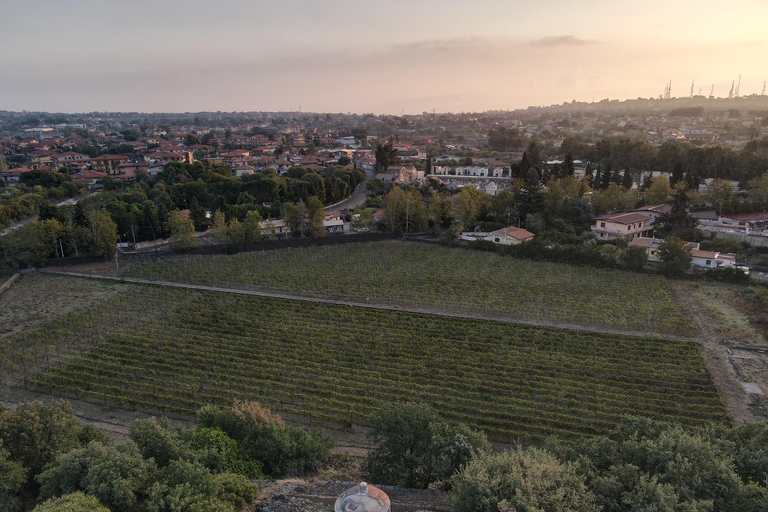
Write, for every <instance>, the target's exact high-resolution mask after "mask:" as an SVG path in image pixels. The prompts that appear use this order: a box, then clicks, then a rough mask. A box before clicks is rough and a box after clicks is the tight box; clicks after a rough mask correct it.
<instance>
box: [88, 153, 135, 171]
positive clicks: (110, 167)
mask: <svg viewBox="0 0 768 512" xmlns="http://www.w3.org/2000/svg"><path fill="white" fill-rule="evenodd" d="M130 161H131V159H130V158H128V157H127V156H124V155H101V156H97V157H95V158H92V159H91V167H93V170H94V171H99V172H106V173H107V174H115V173H117V168H118V166H119V165H120V164H127V163H128V162H130Z"/></svg>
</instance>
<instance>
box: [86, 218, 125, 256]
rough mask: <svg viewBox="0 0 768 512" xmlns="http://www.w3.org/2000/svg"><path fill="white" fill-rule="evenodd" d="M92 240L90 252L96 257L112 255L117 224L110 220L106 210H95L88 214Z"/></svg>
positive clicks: (115, 240)
mask: <svg viewBox="0 0 768 512" xmlns="http://www.w3.org/2000/svg"><path fill="white" fill-rule="evenodd" d="M88 224H89V225H90V227H91V228H90V229H91V234H92V235H93V240H92V242H91V250H92V251H93V252H94V254H97V255H98V256H104V258H107V257H109V256H111V255H112V254H114V252H115V244H117V239H118V236H117V224H115V221H113V220H112V217H111V216H110V215H109V212H107V210H96V211H92V212H91V213H90V214H88Z"/></svg>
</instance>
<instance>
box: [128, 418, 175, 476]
mask: <svg viewBox="0 0 768 512" xmlns="http://www.w3.org/2000/svg"><path fill="white" fill-rule="evenodd" d="M131 439H132V440H133V441H134V442H135V443H136V446H137V447H138V449H139V451H140V452H141V455H142V456H143V457H144V458H145V459H149V458H153V459H155V463H156V464H157V466H158V467H160V468H164V467H165V466H167V465H168V464H170V463H171V461H174V460H177V459H179V458H181V457H182V455H183V454H185V448H186V447H185V446H184V445H183V444H182V440H181V437H180V436H179V434H178V433H176V432H174V431H173V430H171V428H170V424H169V423H168V420H167V419H161V420H160V421H158V420H157V419H156V418H149V419H146V420H136V421H134V422H133V424H132V425H131Z"/></svg>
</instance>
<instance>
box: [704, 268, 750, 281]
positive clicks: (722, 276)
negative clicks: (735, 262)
mask: <svg viewBox="0 0 768 512" xmlns="http://www.w3.org/2000/svg"><path fill="white" fill-rule="evenodd" d="M704 275H706V276H707V277H708V278H710V279H714V280H715V281H723V282H726V283H734V284H741V285H748V284H749V276H748V275H747V274H746V273H745V272H744V271H743V270H741V269H740V268H735V267H721V268H710V269H707V271H706V273H705V274H704Z"/></svg>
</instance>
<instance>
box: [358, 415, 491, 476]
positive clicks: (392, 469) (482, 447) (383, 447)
mask: <svg viewBox="0 0 768 512" xmlns="http://www.w3.org/2000/svg"><path fill="white" fill-rule="evenodd" d="M372 423H373V427H372V429H371V431H370V432H369V434H368V435H369V437H371V438H372V439H373V440H374V442H376V443H377V447H376V448H375V449H374V450H373V451H371V452H370V453H369V455H368V459H367V464H368V469H369V471H370V473H371V476H372V478H373V479H374V480H376V481H378V482H382V483H386V484H391V485H401V486H405V487H420V488H426V487H427V486H428V485H429V484H432V483H435V482H447V481H448V479H450V478H451V477H452V476H453V475H454V474H455V473H456V472H457V471H460V470H461V469H463V468H464V467H465V466H466V464H467V463H469V461H471V460H472V459H473V458H474V457H475V456H477V455H479V454H481V453H485V452H488V451H490V444H489V443H488V440H487V439H486V438H485V435H484V434H482V433H480V432H475V431H473V430H470V429H469V428H467V427H466V426H455V427H454V426H450V425H448V424H447V423H446V422H444V421H443V420H442V419H441V418H440V416H439V415H438V414H437V412H436V411H435V410H434V409H432V408H431V407H429V406H428V405H426V404H421V403H414V402H408V403H390V404H386V405H384V406H382V408H381V409H380V410H379V412H378V413H377V414H376V415H375V416H374V417H373V418H372Z"/></svg>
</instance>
